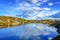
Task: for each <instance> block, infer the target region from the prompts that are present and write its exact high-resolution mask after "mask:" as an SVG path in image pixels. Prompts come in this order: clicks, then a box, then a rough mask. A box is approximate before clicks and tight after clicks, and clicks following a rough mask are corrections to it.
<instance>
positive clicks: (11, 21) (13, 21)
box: [0, 16, 56, 28]
mask: <svg viewBox="0 0 60 40" xmlns="http://www.w3.org/2000/svg"><path fill="white" fill-rule="evenodd" d="M29 23H43V24H49V25H54V24H55V23H56V22H55V20H26V19H22V18H16V17H10V16H0V28H6V27H12V26H19V25H22V24H29Z"/></svg>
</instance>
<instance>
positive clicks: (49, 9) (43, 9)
mask: <svg viewBox="0 0 60 40" xmlns="http://www.w3.org/2000/svg"><path fill="white" fill-rule="evenodd" d="M43 10H51V9H50V8H43Z"/></svg>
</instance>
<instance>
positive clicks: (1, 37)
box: [0, 23, 58, 40]
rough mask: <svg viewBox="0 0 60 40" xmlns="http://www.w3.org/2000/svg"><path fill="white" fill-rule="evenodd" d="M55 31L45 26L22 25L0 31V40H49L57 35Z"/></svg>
mask: <svg viewBox="0 0 60 40" xmlns="http://www.w3.org/2000/svg"><path fill="white" fill-rule="evenodd" d="M56 30H57V29H56V28H54V27H52V26H49V25H47V24H40V23H35V24H32V23H31V24H24V25H21V26H16V27H10V28H3V29H0V40H51V39H52V38H54V37H56V36H57V35H58V33H57V31H56Z"/></svg>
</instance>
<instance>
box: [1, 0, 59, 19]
mask: <svg viewBox="0 0 60 40" xmlns="http://www.w3.org/2000/svg"><path fill="white" fill-rule="evenodd" d="M59 13H60V0H0V15H2V16H16V17H21V18H27V19H43V18H56V17H57V16H58V14H59ZM56 14H57V15H56ZM52 15H54V17H53V16H52ZM57 18H60V16H59V17H57Z"/></svg>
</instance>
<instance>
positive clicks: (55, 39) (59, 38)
mask: <svg viewBox="0 0 60 40" xmlns="http://www.w3.org/2000/svg"><path fill="white" fill-rule="evenodd" d="M52 40H60V35H58V36H56V37H55V38H53V39H52Z"/></svg>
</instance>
